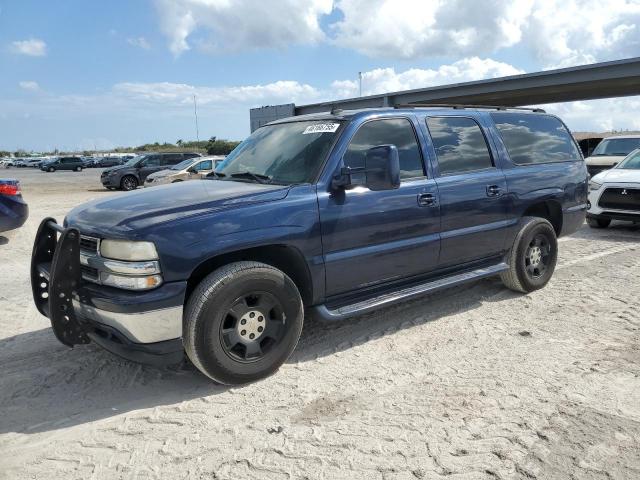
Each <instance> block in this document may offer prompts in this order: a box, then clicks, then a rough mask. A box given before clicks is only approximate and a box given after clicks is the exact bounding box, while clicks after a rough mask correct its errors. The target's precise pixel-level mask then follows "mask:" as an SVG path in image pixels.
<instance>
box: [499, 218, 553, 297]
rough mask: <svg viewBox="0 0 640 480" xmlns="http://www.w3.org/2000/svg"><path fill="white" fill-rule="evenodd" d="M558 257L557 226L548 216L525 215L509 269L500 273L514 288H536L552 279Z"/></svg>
mask: <svg viewBox="0 0 640 480" xmlns="http://www.w3.org/2000/svg"><path fill="white" fill-rule="evenodd" d="M557 260H558V241H557V239H556V232H555V230H554V229H553V226H552V225H551V224H550V223H549V222H548V221H547V220H545V219H544V218H538V217H524V218H523V219H522V223H521V228H520V231H519V232H518V235H516V239H515V241H514V243H513V247H511V251H510V253H509V259H508V263H509V270H507V271H506V272H503V273H501V274H500V277H501V278H502V282H503V283H504V284H505V286H507V287H508V288H510V289H511V290H515V291H517V292H522V293H528V292H532V291H534V290H538V289H539V288H542V287H544V286H545V285H546V284H547V283H548V282H549V280H550V279H551V276H552V275H553V271H554V270H555V267H556V262H557Z"/></svg>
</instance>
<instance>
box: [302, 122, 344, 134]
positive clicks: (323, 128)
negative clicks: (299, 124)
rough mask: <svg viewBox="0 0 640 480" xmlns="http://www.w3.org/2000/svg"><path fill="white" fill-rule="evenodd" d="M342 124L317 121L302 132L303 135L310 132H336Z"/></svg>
mask: <svg viewBox="0 0 640 480" xmlns="http://www.w3.org/2000/svg"><path fill="white" fill-rule="evenodd" d="M339 126H340V124H339V123H317V124H316V125H309V126H308V127H307V128H305V129H304V132H302V134H303V135H307V134H309V133H334V132H335V131H336V130H338V127H339Z"/></svg>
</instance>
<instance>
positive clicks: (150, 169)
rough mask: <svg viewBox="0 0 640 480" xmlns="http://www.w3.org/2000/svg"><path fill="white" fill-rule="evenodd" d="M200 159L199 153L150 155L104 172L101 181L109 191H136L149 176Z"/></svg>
mask: <svg viewBox="0 0 640 480" xmlns="http://www.w3.org/2000/svg"><path fill="white" fill-rule="evenodd" d="M195 157H200V154H198V153H150V154H147V155H140V156H138V157H134V158H132V159H131V160H129V161H128V162H127V163H125V164H124V165H121V166H119V167H114V168H110V169H108V170H105V171H104V172H102V175H101V176H100V181H101V182H102V185H104V186H105V187H106V188H109V189H116V188H119V189H120V190H135V189H136V188H138V186H139V185H142V184H144V181H145V180H146V179H147V176H149V175H151V174H152V173H155V172H159V171H160V170H165V169H166V168H169V167H172V166H173V165H177V164H178V163H180V162H182V161H183V160H186V159H189V158H195Z"/></svg>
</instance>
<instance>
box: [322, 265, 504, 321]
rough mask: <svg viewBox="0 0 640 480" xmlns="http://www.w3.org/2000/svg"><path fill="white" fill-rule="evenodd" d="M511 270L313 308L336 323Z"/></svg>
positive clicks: (481, 271) (488, 269) (478, 273)
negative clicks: (334, 306) (339, 305)
mask: <svg viewBox="0 0 640 480" xmlns="http://www.w3.org/2000/svg"><path fill="white" fill-rule="evenodd" d="M508 269H509V265H507V264H506V263H504V262H503V263H498V264H497V265H493V266H491V267H485V268H478V269H476V270H472V271H469V272H465V273H459V274H457V275H452V276H450V277H445V278H440V279H438V280H432V281H430V282H427V283H422V284H420V285H414V286H412V287H408V288H405V289H403V290H397V291H395V292H391V293H385V294H383V295H380V296H379V297H375V298H371V299H369V300H364V301H362V302H357V303H353V304H351V305H345V306H343V307H338V308H336V309H334V310H331V309H329V308H328V307H327V306H326V305H316V306H315V307H313V311H314V313H315V314H316V315H318V317H319V318H320V319H321V320H324V321H328V322H335V321H338V320H344V319H346V318H349V317H354V316H356V315H362V314H363V313H367V312H370V311H372V310H377V309H379V308H382V307H387V306H389V305H393V304H394V303H399V302H403V301H406V300H409V299H411V298H414V297H418V296H421V295H425V294H427V293H433V292H435V291H437V290H441V289H444V288H449V287H454V286H456V285H461V284H463V283H467V282H472V281H474V280H479V279H481V278H485V277H491V276H493V275H497V274H498V273H500V272H504V271H505V270H508Z"/></svg>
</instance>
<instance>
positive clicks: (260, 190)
mask: <svg viewBox="0 0 640 480" xmlns="http://www.w3.org/2000/svg"><path fill="white" fill-rule="evenodd" d="M288 191H289V187H288V186H283V185H264V184H259V183H247V182H232V181H220V180H202V181H199V182H179V183H172V184H169V185H161V186H158V187H154V188H148V189H144V190H135V191H132V192H127V193H123V194H119V195H116V196H113V197H110V198H108V199H102V200H95V201H93V202H89V203H85V204H84V205H80V206H79V207H76V208H74V209H73V210H71V212H70V213H69V215H68V216H67V218H66V220H65V223H66V224H67V225H69V226H74V227H76V228H78V229H79V230H80V231H81V232H83V233H85V234H94V235H98V236H109V235H115V236H118V235H121V236H126V237H127V238H133V237H135V236H136V233H138V232H140V233H142V232H141V231H142V230H143V229H145V228H148V227H151V226H154V225H158V224H161V223H165V222H170V221H175V220H179V219H182V218H186V217H190V216H194V215H199V214H203V213H208V212H210V211H211V210H217V209H224V208H233V207H237V206H240V205H245V204H251V203H259V202H269V201H274V200H280V199H282V198H284V197H286V196H287V193H288ZM132 233H133V235H132Z"/></svg>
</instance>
